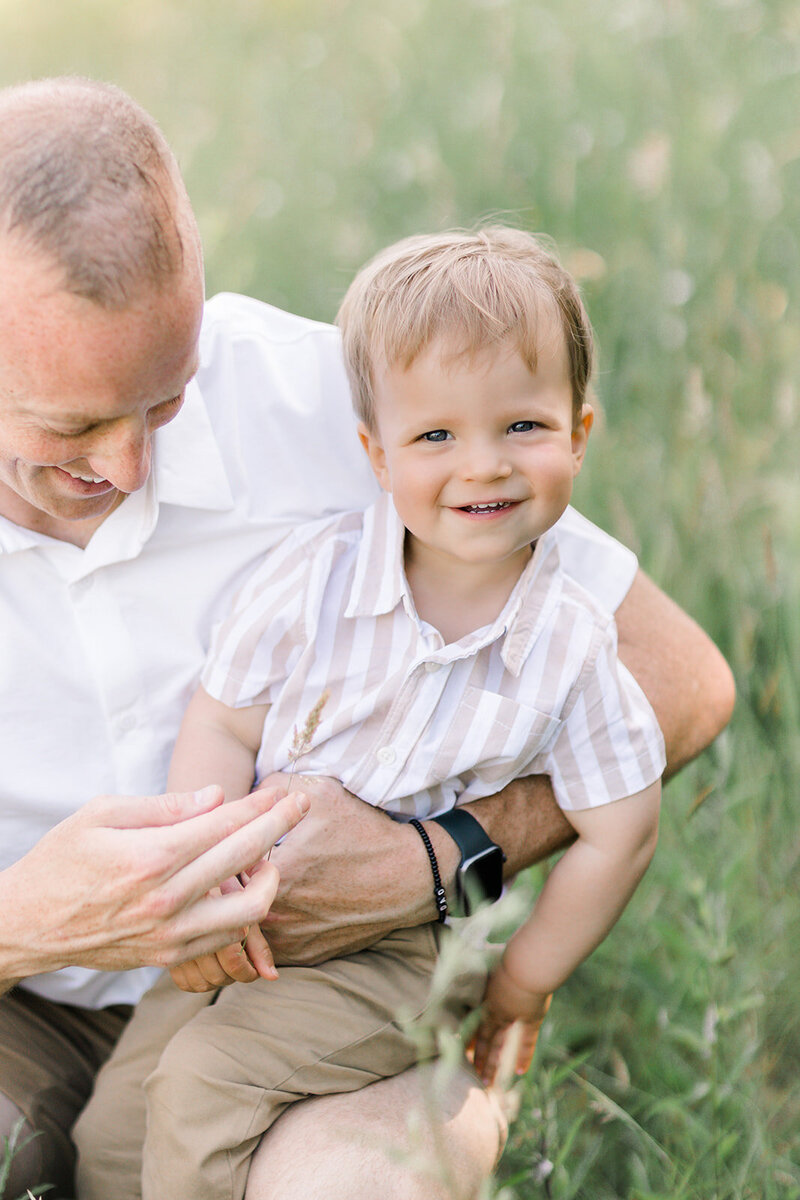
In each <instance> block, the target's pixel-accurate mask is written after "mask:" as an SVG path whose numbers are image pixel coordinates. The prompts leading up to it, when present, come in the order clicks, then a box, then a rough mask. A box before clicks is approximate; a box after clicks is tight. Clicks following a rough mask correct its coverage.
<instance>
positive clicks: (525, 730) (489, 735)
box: [433, 687, 561, 786]
mask: <svg viewBox="0 0 800 1200" xmlns="http://www.w3.org/2000/svg"><path fill="white" fill-rule="evenodd" d="M560 726H561V721H560V720H559V719H558V718H557V717H553V716H551V715H550V714H549V713H544V712H540V711H539V710H538V709H536V708H532V707H531V705H529V704H523V703H522V702H521V701H519V700H510V699H509V698H508V697H507V696H500V695H498V694H497V693H496V692H485V691H482V690H481V689H480V688H476V687H467V688H466V689H465V691H464V694H463V696H462V697H461V699H460V700H459V703H458V705H457V707H456V708H455V709H454V712H453V716H452V719H451V721H450V722H449V727H448V729H447V733H446V734H445V737H444V738H443V739H442V742H441V743H440V745H439V747H438V749H437V753H436V760H435V763H434V768H433V773H434V777H436V778H438V779H443V778H447V777H452V776H454V775H463V774H468V773H469V772H474V773H475V774H476V775H478V776H479V777H480V778H481V779H484V780H486V781H487V782H498V783H499V786H502V784H503V783H504V782H507V781H508V780H510V779H514V778H515V777H516V776H517V775H519V774H520V773H521V771H522V769H523V768H524V767H525V766H526V765H527V764H528V763H529V762H530V760H531V759H532V758H534V757H535V756H536V755H537V754H540V753H541V752H542V751H543V750H545V749H546V747H547V746H549V744H550V743H551V742H552V740H553V739H554V737H555V735H556V733H557V731H558V729H559V727H560ZM501 781H502V782H501Z"/></svg>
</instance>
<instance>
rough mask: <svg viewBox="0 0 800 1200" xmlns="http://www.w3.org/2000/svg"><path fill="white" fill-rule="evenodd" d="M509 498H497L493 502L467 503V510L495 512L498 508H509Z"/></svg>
mask: <svg viewBox="0 0 800 1200" xmlns="http://www.w3.org/2000/svg"><path fill="white" fill-rule="evenodd" d="M509 503H510V501H509V500H495V501H494V502H493V503H492V504H465V505H464V507H465V508H466V510H467V512H493V511H494V509H496V508H508V506H509Z"/></svg>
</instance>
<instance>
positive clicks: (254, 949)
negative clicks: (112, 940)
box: [168, 687, 276, 992]
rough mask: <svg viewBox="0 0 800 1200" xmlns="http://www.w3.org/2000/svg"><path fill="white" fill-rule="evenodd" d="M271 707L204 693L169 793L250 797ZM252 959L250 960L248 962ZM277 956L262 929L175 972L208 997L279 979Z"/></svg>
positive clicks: (232, 884) (194, 702) (185, 725)
mask: <svg viewBox="0 0 800 1200" xmlns="http://www.w3.org/2000/svg"><path fill="white" fill-rule="evenodd" d="M267 709H268V705H265V704H261V705H251V706H246V707H244V708H229V707H228V706H227V705H226V704H222V703H220V701H219V700H216V699H214V697H213V696H210V695H209V694H208V692H207V691H205V689H204V688H202V687H199V688H198V689H197V691H196V692H195V694H194V696H193V697H192V699H191V700H190V702H189V706H188V708H187V710H186V713H185V714H184V718H183V721H182V723H181V728H180V731H179V733H178V738H177V741H176V743H175V749H174V751H173V754H172V761H171V763H170V769H169V778H168V787H170V788H184V787H185V788H188V789H194V788H198V787H203V786H205V785H206V784H208V783H215V784H218V785H219V786H220V787H221V788H222V790H223V792H224V794H225V799H226V800H236V799H238V798H239V797H240V796H246V795H247V794H248V792H249V791H250V788H251V786H252V783H253V779H254V777H255V765H256V756H257V754H258V748H259V745H260V744H261V732H262V730H263V728H264V720H265V718H266V715H267ZM240 887H241V884H240V883H238V881H237V880H236V879H230V880H227V881H225V882H223V883H222V885H221V888H222V891H223V892H231V891H233V890H235V889H238V888H240ZM248 956H249V957H248ZM275 974H276V972H275V964H274V962H273V961H272V953H271V951H270V949H269V946H268V945H267V943H266V941H265V939H264V937H263V935H262V934H261V933H260V930H259V929H258V926H253V927H252V928H251V930H250V931H249V933H248V937H247V953H246V952H245V949H244V944H243V943H242V942H233V943H231V944H230V945H229V946H224V947H223V948H222V949H221V950H218V951H217V952H216V954H204V955H201V956H200V957H198V958H194V959H189V960H188V961H186V962H184V963H181V964H180V965H179V966H177V967H173V968H171V975H172V978H173V982H174V983H176V984H177V985H178V987H180V988H182V989H183V990H184V991H189V992H205V991H209V990H211V989H213V988H217V987H223V986H225V984H228V983H232V982H234V981H238V982H241V983H252V982H253V980H255V979H258V978H259V976H261V977H263V978H273V977H274V976H275Z"/></svg>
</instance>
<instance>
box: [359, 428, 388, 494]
mask: <svg viewBox="0 0 800 1200" xmlns="http://www.w3.org/2000/svg"><path fill="white" fill-rule="evenodd" d="M358 437H359V440H360V442H361V445H362V446H363V447H364V449H365V450H366V452H367V458H368V459H369V461H370V465H371V467H372V469H373V471H374V472H375V478H376V479H377V481H378V483H379V484H380V485H381V487H382V488H383V490H384V491H385V492H391V490H392V482H391V479H390V478H389V471H388V468H387V466H386V454H385V453H384V449H383V446H382V445H381V443H380V441H379V439H378V435H377V433H373V432H372V431H371V430H370V429H368V428H367V426H366V425H365V424H364V422H363V421H359V423H358Z"/></svg>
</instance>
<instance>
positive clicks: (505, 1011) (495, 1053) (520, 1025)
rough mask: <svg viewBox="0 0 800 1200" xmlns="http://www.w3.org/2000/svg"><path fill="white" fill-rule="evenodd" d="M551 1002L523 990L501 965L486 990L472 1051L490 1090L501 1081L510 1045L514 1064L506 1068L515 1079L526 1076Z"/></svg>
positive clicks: (476, 1067)
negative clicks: (504, 1048)
mask: <svg viewBox="0 0 800 1200" xmlns="http://www.w3.org/2000/svg"><path fill="white" fill-rule="evenodd" d="M552 998H553V997H552V996H551V995H546V994H544V993H542V992H530V991H528V990H527V988H522V987H520V986H519V984H517V983H516V982H515V981H514V980H513V979H512V978H511V976H510V975H509V974H508V971H507V970H506V968H505V966H504V964H503V962H502V961H501V962H500V963H499V964H498V966H497V968H496V970H495V971H494V972H493V973H492V975H491V976H490V978H489V982H488V984H487V986H486V994H485V996H484V998H483V1005H482V1012H483V1016H482V1019H481V1023H480V1025H479V1026H478V1031H477V1033H476V1034H475V1037H474V1039H473V1042H472V1045H471V1047H470V1050H471V1058H472V1063H473V1065H474V1067H475V1070H476V1071H477V1073H478V1075H479V1076H480V1078H481V1079H482V1081H483V1082H484V1084H485V1085H486V1086H487V1087H491V1085H492V1084H493V1083H495V1082H496V1081H497V1080H498V1072H499V1070H500V1067H501V1063H503V1058H504V1055H503V1047H504V1046H505V1045H506V1043H507V1042H508V1046H509V1050H510V1051H511V1054H512V1056H513V1061H512V1062H511V1063H510V1064H507V1063H503V1066H505V1067H506V1069H508V1070H509V1071H513V1072H514V1074H516V1075H524V1074H525V1072H526V1071H527V1070H528V1068H529V1067H530V1065H531V1062H532V1061H533V1052H534V1050H535V1049H536V1041H537V1039H538V1037H539V1030H540V1028H541V1026H542V1022H543V1021H544V1018H545V1016H546V1015H547V1010H548V1009H549V1007H550V1001H551V1000H552ZM515 1026H516V1028H515ZM500 1073H501V1074H502V1073H503V1072H500ZM499 1082H500V1083H501V1084H502V1082H503V1081H502V1080H499Z"/></svg>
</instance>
